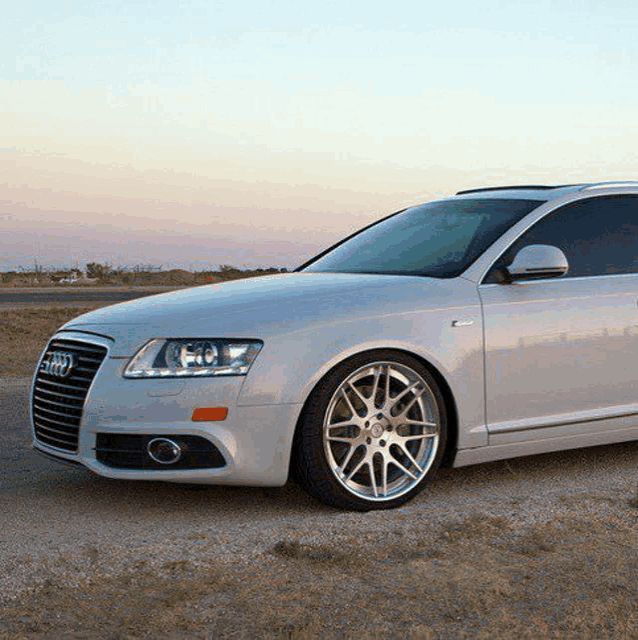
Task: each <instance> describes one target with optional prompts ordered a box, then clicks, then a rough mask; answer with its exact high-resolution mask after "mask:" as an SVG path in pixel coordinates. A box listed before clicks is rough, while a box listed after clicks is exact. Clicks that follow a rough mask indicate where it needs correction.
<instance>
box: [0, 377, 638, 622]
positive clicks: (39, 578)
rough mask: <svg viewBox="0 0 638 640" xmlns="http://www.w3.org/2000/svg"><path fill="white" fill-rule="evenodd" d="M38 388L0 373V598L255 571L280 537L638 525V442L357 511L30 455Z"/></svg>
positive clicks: (450, 482)
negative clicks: (215, 568)
mask: <svg viewBox="0 0 638 640" xmlns="http://www.w3.org/2000/svg"><path fill="white" fill-rule="evenodd" d="M28 384H29V381H28V379H25V378H17V379H6V378H5V379H0V424H2V440H3V447H2V453H1V454H0V464H1V466H2V469H1V470H0V566H2V567H4V571H2V572H1V573H0V598H9V599H11V598H14V597H16V596H17V595H18V594H20V593H21V592H24V590H26V589H29V588H31V587H33V586H34V585H38V584H42V583H44V582H45V581H46V580H50V579H52V578H54V579H56V580H63V581H64V583H65V584H68V585H73V584H79V583H80V582H81V581H82V580H83V579H85V578H87V577H90V576H91V575H92V574H95V573H96V572H99V573H100V574H102V575H107V576H108V575H116V574H119V573H121V572H124V571H129V570H131V569H133V568H135V567H136V566H139V565H140V563H144V564H145V566H149V567H153V566H157V567H159V566H166V563H169V562H182V561H188V562H190V563H191V564H192V565H193V566H197V565H198V564H199V563H206V564H208V565H209V564H210V562H211V560H214V561H215V562H219V563H220V565H228V566H234V567H241V566H249V565H257V564H259V563H260V562H262V559H263V558H264V554H267V553H268V552H269V551H270V550H272V549H273V547H275V545H277V544H278V543H281V542H282V541H284V542H286V541H295V542H298V543H300V544H302V545H305V544H313V545H315V544H327V543H331V542H332V543H334V542H335V541H338V542H339V544H341V545H356V546H359V547H360V548H361V549H363V550H369V552H370V553H374V552H375V551H374V550H375V548H377V549H379V548H380V547H382V546H383V545H386V544H390V543H391V542H392V543H396V541H398V540H400V541H401V544H403V545H406V547H409V546H410V540H411V539H412V538H415V539H416V538H417V537H420V538H422V537H423V532H424V531H427V530H432V531H434V530H435V529H436V528H439V529H441V528H443V527H448V528H449V527H450V525H451V524H453V523H455V522H463V521H466V520H467V518H468V517H469V516H472V515H476V516H478V517H503V518H506V519H507V520H508V521H509V522H510V524H512V525H514V526H515V527H516V526H520V527H522V528H524V527H529V526H530V525H543V523H547V522H550V521H552V520H554V519H555V518H556V517H571V516H573V517H574V518H578V519H579V520H581V521H584V522H587V521H589V522H603V521H604V522H607V523H610V525H609V526H610V527H611V526H613V523H614V522H617V523H622V524H623V526H625V527H626V525H627V522H628V520H629V521H630V522H633V526H636V525H638V509H636V508H634V507H635V504H634V503H635V501H636V498H637V496H638V474H637V464H636V463H637V461H638V442H631V443H624V444H617V445H611V446H603V447H596V448H589V449H581V450H576V451H569V452H563V453H557V454H546V455H541V456H534V457H527V458H519V459H515V460H509V461H503V462H496V463H489V464H484V465H479V466H474V467H467V468H462V469H453V470H444V471H441V472H440V475H439V477H438V478H437V479H436V481H435V482H433V483H432V484H431V485H430V487H429V488H427V489H426V490H425V491H424V492H423V493H422V494H421V495H419V496H418V497H417V499H415V500H414V501H412V502H411V503H409V504H408V505H407V506H405V507H403V508H399V509H396V510H393V511H389V512H387V511H386V512H371V513H367V514H354V513H344V512H338V511H335V510H332V509H329V508H326V507H324V506H321V505H318V504H316V503H314V502H313V501H311V500H310V499H309V498H308V497H307V496H306V494H305V493H303V492H302V491H301V490H300V489H299V488H298V487H296V486H295V485H293V484H289V485H287V486H286V487H283V488H273V489H255V488H243V487H241V488H237V487H187V486H182V485H171V484H164V483H155V482H153V483H126V482H120V481H112V480H108V479H104V478H100V477H98V476H95V475H93V474H90V473H89V472H87V471H84V470H82V469H75V468H69V467H66V466H62V465H58V464H56V463H55V462H52V461H49V460H48V459H44V458H42V457H40V456H39V455H37V454H36V453H35V452H33V451H32V450H31V448H30V442H29V437H28V435H27V430H26V428H25V427H26V423H27V411H26V402H27V395H28ZM634 530H635V531H638V527H637V528H636V529H634ZM636 546H637V548H638V534H637V537H636ZM637 579H638V577H637ZM0 629H1V626H0Z"/></svg>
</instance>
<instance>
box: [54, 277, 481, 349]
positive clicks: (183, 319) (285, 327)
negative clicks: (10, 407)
mask: <svg viewBox="0 0 638 640" xmlns="http://www.w3.org/2000/svg"><path fill="white" fill-rule="evenodd" d="M467 284H469V283H467ZM454 291H456V295H455V294H454ZM453 296H454V299H455V301H457V302H458V283H457V286H454V280H438V279H434V278H426V277H414V276H385V275H370V274H335V273H292V274H282V275H276V276H263V277H259V278H249V279H246V280H238V281H233V282H226V283H222V284H214V285H206V286H203V287H195V288H192V289H182V290H179V291H173V292H170V293H164V294H160V295H154V296H148V297H145V298H138V299H136V300H132V301H130V302H124V303H121V304H116V305H112V306H109V307H104V308H102V309H98V310H96V311H92V312H90V313H87V314H85V315H82V316H79V317H78V318H75V319H74V320H71V321H70V322H68V323H67V324H66V325H64V327H63V328H62V329H63V330H65V331H69V330H71V331H88V332H91V333H97V334H100V335H105V336H107V337H110V338H112V339H113V340H114V341H115V345H114V349H112V355H114V356H118V355H119V356H130V355H132V353H133V352H134V351H135V350H136V349H137V348H138V347H139V346H140V344H141V343H143V342H145V341H146V340H149V339H151V338H159V337H191V338H195V337H215V338H260V339H267V338H268V337H270V336H272V335H274V334H281V333H286V334H290V333H292V332H295V331H310V330H313V329H314V328H316V327H318V326H320V325H321V324H323V323H330V324H331V325H334V324H336V323H339V322H351V321H355V320H361V319H363V318H367V317H372V316H374V317H379V316H383V315H395V314H404V313H414V312H416V311H418V310H419V309H424V308H433V307H439V306H443V305H449V304H450V301H451V300H452V299H453V298H452V297H453ZM461 297H462V296H461Z"/></svg>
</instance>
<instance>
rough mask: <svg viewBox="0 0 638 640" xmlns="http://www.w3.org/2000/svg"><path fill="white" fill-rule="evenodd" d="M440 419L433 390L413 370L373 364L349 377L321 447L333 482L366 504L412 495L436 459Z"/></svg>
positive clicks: (334, 401)
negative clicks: (338, 483)
mask: <svg viewBox="0 0 638 640" xmlns="http://www.w3.org/2000/svg"><path fill="white" fill-rule="evenodd" d="M439 439H440V416H439V411H438V407H437V402H436V399H435V396H434V393H433V392H432V389H431V388H430V386H429V385H428V383H427V382H426V381H425V379H424V378H423V377H422V376H421V375H420V374H419V373H417V372H416V371H414V369H412V368H410V367H408V366H406V365H403V364H399V363H397V362H373V363H370V364H367V365H365V366H363V367H361V368H359V369H357V370H356V371H354V372H353V373H351V374H350V375H349V376H348V377H347V378H346V379H345V380H344V381H343V382H342V383H341V384H340V385H339V386H338V387H337V390H336V391H335V393H334V394H333V396H332V398H331V400H330V402H329V404H328V408H327V410H326V412H325V417H324V423H323V445H324V451H325V454H326V459H327V461H328V466H329V468H330V471H331V472H332V474H333V476H334V477H335V478H336V479H337V480H338V481H339V482H340V483H341V485H343V487H345V489H346V490H347V491H348V492H350V493H351V494H353V495H354V496H357V497H358V498H362V499H365V500H367V501H388V500H393V499H395V498H398V497H399V496H402V495H404V494H406V493H408V492H409V491H411V490H412V489H414V488H415V487H416V486H417V485H418V484H419V483H420V482H421V480H423V478H424V477H425V475H426V474H427V473H428V471H429V470H430V467H431V466H432V464H433V462H434V459H435V458H436V454H437V450H438V447H439Z"/></svg>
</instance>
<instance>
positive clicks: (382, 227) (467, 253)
mask: <svg viewBox="0 0 638 640" xmlns="http://www.w3.org/2000/svg"><path fill="white" fill-rule="evenodd" d="M541 204H543V201H541V200H512V199H495V198H476V199H467V200H466V199H462V200H447V201H446V200H443V201H439V202H431V203H428V204H423V205H420V206H418V207H412V208H410V209H406V210H405V211H402V212H399V213H397V214H395V215H393V216H390V217H389V218H385V219H384V220H381V221H380V222H377V223H376V224H373V225H372V226H370V227H367V228H365V229H363V230H362V231H360V232H358V233H357V234H355V235H354V236H352V237H350V238H348V239H346V240H345V241H343V242H341V243H340V244H338V245H336V246H335V247H333V248H332V249H329V250H328V251H327V252H325V253H323V254H321V255H319V256H318V257H317V258H315V259H314V260H312V261H311V262H310V263H308V264H306V265H304V266H303V267H301V270H302V271H323V272H325V271H327V272H338V273H379V274H390V275H393V274H394V275H421V276H434V277H437V278H451V277H454V276H457V275H459V274H461V273H462V272H463V271H465V269H467V268H468V267H469V266H470V264H472V262H474V260H476V258H478V257H479V256H480V255H481V253H483V251H485V250H486V249H487V248H488V247H489V246H490V245H491V244H492V243H493V242H494V241H495V240H496V239H497V238H499V237H500V236H501V235H502V234H503V233H504V232H505V231H507V229H509V228H510V227H511V226H513V225H514V224H516V223H517V222H518V221H519V220H521V219H522V218H523V217H524V216H526V215H527V214H528V213H529V212H530V211H532V210H533V209H535V208H536V207H539V206H540V205H541Z"/></svg>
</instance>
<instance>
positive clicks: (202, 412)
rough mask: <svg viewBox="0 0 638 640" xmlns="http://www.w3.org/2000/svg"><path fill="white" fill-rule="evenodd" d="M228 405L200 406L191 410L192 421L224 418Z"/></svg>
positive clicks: (213, 420)
mask: <svg viewBox="0 0 638 640" xmlns="http://www.w3.org/2000/svg"><path fill="white" fill-rule="evenodd" d="M227 415H228V407H202V408H201V409H195V411H193V417H192V421H193V422H217V421H219V420H226V416H227Z"/></svg>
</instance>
